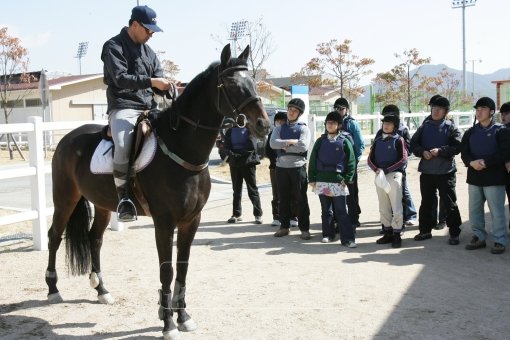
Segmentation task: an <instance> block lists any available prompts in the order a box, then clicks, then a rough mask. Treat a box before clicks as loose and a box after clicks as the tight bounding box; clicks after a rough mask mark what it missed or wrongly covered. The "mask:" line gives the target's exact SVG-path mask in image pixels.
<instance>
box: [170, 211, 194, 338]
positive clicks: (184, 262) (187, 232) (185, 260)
mask: <svg viewBox="0 0 510 340" xmlns="http://www.w3.org/2000/svg"><path fill="white" fill-rule="evenodd" d="M200 217H201V214H198V215H197V216H195V218H194V219H193V220H192V221H191V222H188V223H181V225H180V226H179V228H178V232H177V265H176V267H177V275H176V278H175V286H174V295H173V297H172V309H173V310H174V311H176V312H177V324H178V328H179V330H180V331H183V332H191V331H194V330H195V329H196V328H197V325H196V324H195V322H194V321H193V320H192V319H191V316H190V315H189V314H188V313H187V312H186V309H185V308H186V302H185V295H186V275H187V273H188V264H189V256H190V248H191V243H192V242H193V239H194V238H195V233H196V231H197V228H198V224H199V223H200Z"/></svg>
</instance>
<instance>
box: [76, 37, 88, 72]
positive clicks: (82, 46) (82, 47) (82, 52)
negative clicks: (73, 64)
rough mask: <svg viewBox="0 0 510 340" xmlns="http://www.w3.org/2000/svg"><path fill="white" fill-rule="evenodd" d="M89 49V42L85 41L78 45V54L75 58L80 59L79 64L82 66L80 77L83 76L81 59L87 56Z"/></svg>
mask: <svg viewBox="0 0 510 340" xmlns="http://www.w3.org/2000/svg"><path fill="white" fill-rule="evenodd" d="M88 48H89V42H88V41H83V42H81V43H79V44H78V51H77V52H76V56H75V58H78V62H79V64H80V75H81V58H83V57H84V56H85V54H87V49H88Z"/></svg>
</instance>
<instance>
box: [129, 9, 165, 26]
mask: <svg viewBox="0 0 510 340" xmlns="http://www.w3.org/2000/svg"><path fill="white" fill-rule="evenodd" d="M131 20H134V21H137V22H138V23H140V24H141V25H142V26H143V27H145V28H147V29H149V30H151V31H153V32H163V30H162V29H161V28H159V26H158V25H156V12H155V11H154V10H153V9H152V8H150V7H148V6H136V7H134V8H133V10H132V11H131Z"/></svg>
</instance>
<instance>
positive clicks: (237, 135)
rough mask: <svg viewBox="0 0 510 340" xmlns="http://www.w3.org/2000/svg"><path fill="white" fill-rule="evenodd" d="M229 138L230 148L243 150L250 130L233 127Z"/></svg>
mask: <svg viewBox="0 0 510 340" xmlns="http://www.w3.org/2000/svg"><path fill="white" fill-rule="evenodd" d="M230 139H231V141H232V150H243V149H245V148H246V143H247V142H248V140H249V139H250V132H249V131H248V129H247V128H245V127H244V128H237V127H234V128H232V130H231V131H230Z"/></svg>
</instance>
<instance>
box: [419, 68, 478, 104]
mask: <svg viewBox="0 0 510 340" xmlns="http://www.w3.org/2000/svg"><path fill="white" fill-rule="evenodd" d="M459 84H460V79H459V78H458V76H457V75H456V74H455V73H454V72H448V69H447V68H443V69H442V70H441V71H440V72H439V73H438V74H437V76H435V77H433V78H432V82H431V83H430V84H429V85H428V87H427V92H428V94H430V96H432V95H434V94H436V93H438V94H440V95H442V96H443V97H445V98H447V99H448V100H449V101H450V108H451V110H455V109H456V108H459V107H461V106H463V105H466V104H470V103H472V102H473V98H472V97H471V96H464V95H463V94H462V92H460V91H459ZM427 103H428V101H427V102H426V103H425V104H427Z"/></svg>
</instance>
